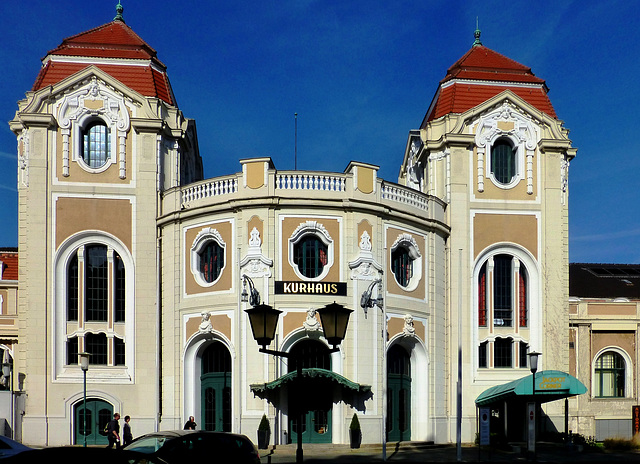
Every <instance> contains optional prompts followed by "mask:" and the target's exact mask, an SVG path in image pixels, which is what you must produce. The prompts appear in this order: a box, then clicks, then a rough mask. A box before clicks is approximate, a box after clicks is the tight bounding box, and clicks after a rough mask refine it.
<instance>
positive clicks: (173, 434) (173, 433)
mask: <svg viewBox="0 0 640 464" xmlns="http://www.w3.org/2000/svg"><path fill="white" fill-rule="evenodd" d="M192 434H206V435H220V436H225V437H228V436H233V437H238V438H244V439H247V440H248V439H249V438H248V437H247V436H246V435H242V434H240V433H230V432H209V431H206V430H163V431H160V432H152V433H147V434H145V435H142V436H141V437H139V438H142V437H166V438H178V437H183V436H185V435H192Z"/></svg>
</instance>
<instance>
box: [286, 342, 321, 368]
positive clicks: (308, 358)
mask: <svg viewBox="0 0 640 464" xmlns="http://www.w3.org/2000/svg"><path fill="white" fill-rule="evenodd" d="M291 354H292V357H291V358H289V372H293V371H295V370H296V369H297V367H298V359H301V360H302V368H303V369H310V368H317V369H325V370H328V371H330V370H331V354H330V353H329V348H327V346H326V345H325V344H324V343H322V342H319V341H316V340H302V341H300V342H298V343H296V344H295V345H294V346H293V347H292V348H291Z"/></svg>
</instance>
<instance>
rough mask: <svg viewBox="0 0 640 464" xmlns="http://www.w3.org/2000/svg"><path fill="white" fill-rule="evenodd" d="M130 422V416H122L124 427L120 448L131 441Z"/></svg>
mask: <svg viewBox="0 0 640 464" xmlns="http://www.w3.org/2000/svg"><path fill="white" fill-rule="evenodd" d="M130 420H131V417H130V416H124V426H123V427H122V438H123V441H122V446H127V445H128V444H129V443H131V442H132V441H133V434H132V433H131V425H130V424H129V421H130Z"/></svg>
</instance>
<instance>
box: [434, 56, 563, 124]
mask: <svg viewBox="0 0 640 464" xmlns="http://www.w3.org/2000/svg"><path fill="white" fill-rule="evenodd" d="M507 89H508V90H511V91H512V92H513V93H515V94H516V95H518V96H519V97H521V98H522V99H524V100H525V101H527V102H528V103H530V104H531V105H532V106H534V107H535V108H537V109H539V110H540V111H542V112H544V113H546V114H548V115H549V116H551V117H554V118H556V117H557V116H556V112H555V110H554V109H553V105H552V104H551V100H549V97H548V96H547V90H548V89H547V86H546V84H545V81H544V79H541V78H539V77H537V76H536V75H534V74H533V72H532V71H531V68H529V67H527V66H524V65H522V64H520V63H518V62H517V61H514V60H512V59H510V58H507V57H506V56H504V55H501V54H500V53H497V52H495V51H493V50H491V49H489V48H487V47H485V46H483V45H477V46H474V47H472V48H471V50H469V51H468V52H467V53H465V54H464V55H463V56H462V58H460V59H459V60H458V61H456V62H455V63H454V64H453V66H451V67H450V68H449V69H448V70H447V75H446V76H445V77H444V79H442V81H440V86H439V88H438V92H437V93H436V96H435V97H434V101H433V103H432V105H431V107H430V108H429V112H428V113H427V115H426V117H425V123H426V122H429V121H431V120H433V119H437V118H439V117H442V116H444V115H446V114H449V113H463V112H465V111H467V110H469V109H471V108H473V107H475V106H477V105H479V104H481V103H482V102H484V101H486V100H487V99H489V98H492V97H494V96H496V95H498V94H499V93H501V92H503V91H504V90H507ZM423 124H424V123H423Z"/></svg>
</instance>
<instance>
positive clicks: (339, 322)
mask: <svg viewBox="0 0 640 464" xmlns="http://www.w3.org/2000/svg"><path fill="white" fill-rule="evenodd" d="M245 277H246V276H243V279H244V278H245ZM246 279H247V280H246V281H248V282H250V285H249V287H250V288H251V289H252V290H255V287H253V282H251V279H249V278H248V277H246ZM245 293H246V290H245V289H243V291H242V294H241V298H242V301H244V302H246V301H247V300H246V299H244V295H245ZM256 293H257V291H256ZM247 296H248V295H247ZM255 301H259V295H258V300H255ZM245 312H246V313H247V315H248V316H249V324H251V331H252V332H253V338H254V339H255V340H256V342H257V343H258V345H260V346H261V347H262V348H260V349H259V351H260V352H261V353H266V354H271V355H274V356H280V357H283V358H292V357H295V356H297V355H292V354H291V353H288V352H286V351H277V350H270V349H268V348H267V346H269V345H270V344H271V342H272V341H273V339H274V338H275V333H276V326H277V325H278V318H279V317H280V313H282V311H279V310H277V309H274V308H273V307H272V306H270V305H266V304H256V305H255V306H253V305H252V307H251V308H249V309H246V310H245ZM317 312H318V314H320V320H321V324H322V330H323V332H324V336H325V338H326V339H327V341H328V342H329V343H330V344H331V345H333V348H332V349H330V350H329V352H330V353H335V352H336V351H338V350H339V348H337V346H338V345H339V344H340V343H342V340H344V337H345V334H346V332H347V325H348V323H349V315H350V314H351V313H352V312H353V311H352V310H351V309H347V308H345V307H344V306H342V305H341V304H338V303H336V302H335V301H334V302H333V303H331V304H328V305H326V306H325V307H323V308H320V309H318V310H317ZM296 378H297V379H298V381H301V379H302V359H300V358H299V357H297V359H296ZM297 398H298V401H299V402H300V403H299V406H298V417H297V419H296V420H297V429H298V434H297V435H298V437H297V438H298V447H297V449H296V463H302V460H303V451H302V422H303V419H304V417H303V413H302V407H300V405H301V403H302V397H301V395H297Z"/></svg>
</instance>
